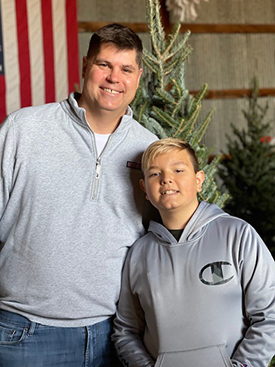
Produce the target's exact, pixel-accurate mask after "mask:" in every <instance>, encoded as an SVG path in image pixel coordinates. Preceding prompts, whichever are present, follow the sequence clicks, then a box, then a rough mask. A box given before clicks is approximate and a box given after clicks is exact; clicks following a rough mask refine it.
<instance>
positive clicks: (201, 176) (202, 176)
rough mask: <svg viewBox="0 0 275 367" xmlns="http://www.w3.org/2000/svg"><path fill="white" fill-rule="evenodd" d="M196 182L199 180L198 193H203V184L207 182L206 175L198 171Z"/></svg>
mask: <svg viewBox="0 0 275 367" xmlns="http://www.w3.org/2000/svg"><path fill="white" fill-rule="evenodd" d="M196 180H197V192H201V189H202V184H203V182H204V180H205V175H204V172H203V171H198V172H197V173H196Z"/></svg>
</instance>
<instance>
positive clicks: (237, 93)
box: [189, 88, 275, 99]
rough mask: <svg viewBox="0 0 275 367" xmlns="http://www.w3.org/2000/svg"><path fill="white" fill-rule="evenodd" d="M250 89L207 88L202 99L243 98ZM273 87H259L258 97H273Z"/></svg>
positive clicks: (193, 92)
mask: <svg viewBox="0 0 275 367" xmlns="http://www.w3.org/2000/svg"><path fill="white" fill-rule="evenodd" d="M189 92H190V94H192V95H196V94H197V93H198V92H199V91H189ZM250 95H251V89H226V90H208V91H207V92H206V95H205V97H204V99H226V98H231V99H234V98H243V97H244V96H248V97H249V96H250ZM274 96H275V88H262V89H259V97H274Z"/></svg>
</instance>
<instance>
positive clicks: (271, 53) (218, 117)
mask: <svg viewBox="0 0 275 367" xmlns="http://www.w3.org/2000/svg"><path fill="white" fill-rule="evenodd" d="M161 2H162V4H164V3H165V1H161ZM197 12H198V18H197V19H196V20H195V21H194V22H192V23H190V22H188V23H183V24H182V30H183V31H184V30H185V29H190V30H191V32H192V34H191V36H190V38H189V43H190V45H191V46H192V48H193V52H192V54H191V55H190V56H189V59H188V61H187V62H186V86H187V88H188V89H189V90H190V91H196V90H199V89H200V87H201V86H202V85H203V84H204V83H207V84H208V90H209V94H208V97H207V98H206V99H205V100H204V101H203V103H202V112H201V116H204V115H205V114H206V113H207V112H208V111H209V110H210V109H212V108H214V109H215V112H214V114H213V117H212V120H211V123H210V127H209V129H208V131H207V133H206V136H205V143H206V144H207V145H208V146H209V147H213V152H214V153H216V152H219V151H226V142H227V139H226V134H231V128H230V124H231V123H234V124H237V125H238V126H239V127H245V126H246V121H245V119H244V117H243V114H242V110H243V109H246V108H247V103H246V101H245V99H244V98H243V95H245V94H247V93H248V91H249V88H250V86H251V80H252V78H253V77H254V76H256V77H257V78H258V79H259V85H260V91H261V94H262V97H261V98H260V101H261V103H263V104H264V103H265V101H268V102H269V112H268V116H267V119H269V120H272V121H273V129H272V132H271V135H273V136H275V1H274V0H261V1H259V0H230V1H228V0H209V2H204V1H203V0H202V1H201V4H200V5H199V6H198V7H197ZM78 20H79V49H80V52H79V54H80V64H81V60H82V56H83V55H85V54H86V52H87V46H88V42H89V39H90V37H91V34H92V31H93V29H94V28H96V27H97V26H99V25H101V24H104V22H122V23H130V24H129V25H131V24H132V27H131V28H132V29H134V30H136V31H137V33H138V34H139V36H140V37H141V38H142V40H143V43H144V46H145V47H146V48H149V47H150V42H149V37H148V34H146V32H144V30H145V31H146V0H139V1H133V0H78ZM163 21H164V24H165V26H166V27H167V29H169V26H170V25H171V23H173V22H174V19H173V17H172V16H171V15H170V16H169V14H168V13H167V11H166V10H165V8H163Z"/></svg>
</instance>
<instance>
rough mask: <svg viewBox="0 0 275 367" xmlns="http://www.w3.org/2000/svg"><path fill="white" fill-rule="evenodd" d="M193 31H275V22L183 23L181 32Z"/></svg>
mask: <svg viewBox="0 0 275 367" xmlns="http://www.w3.org/2000/svg"><path fill="white" fill-rule="evenodd" d="M187 30H190V31H191V33H275V24H194V23H189V24H187V23H183V24H182V26H181V32H186V31H187Z"/></svg>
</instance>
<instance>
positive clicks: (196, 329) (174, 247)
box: [113, 202, 275, 367]
mask: <svg viewBox="0 0 275 367" xmlns="http://www.w3.org/2000/svg"><path fill="white" fill-rule="evenodd" d="M113 340H114V341H115V345H116V348H117V351H118V353H119V355H120V357H121V358H122V360H124V362H125V365H127V366H130V367H134V366H135V367H138V366H140V367H141V366H142V367H144V366H155V367H160V366H161V367H183V366H186V367H187V366H188V367H197V366H203V367H210V366H217V367H222V366H227V367H229V366H232V365H235V366H249V367H266V366H267V364H268V362H269V361H270V359H271V357H272V356H273V354H274V353H275V268H274V260H273V258H272V257H271V254H270V253H269V251H268V250H267V248H266V246H265V245H264V243H263V242H262V240H261V239H260V237H259V236H258V234H257V233H256V232H255V230H254V229H253V228H252V227H251V226H250V225H249V224H247V223H246V222H244V221H242V220H240V219H238V218H234V217H231V216H229V215H228V214H226V213H225V212H224V211H222V210H221V209H220V208H218V207H217V206H216V205H210V204H208V203H206V202H202V203H201V204H200V205H199V207H198V209H197V210H196V212H195V213H194V215H193V216H192V218H191V219H190V221H189V222H188V224H187V226H186V228H185V229H184V231H183V233H182V236H181V238H180V240H179V241H178V242H177V241H176V240H175V238H174V237H173V236H172V234H171V233H170V232H169V231H168V230H167V229H166V228H165V227H164V226H162V225H161V224H159V223H156V222H151V224H150V227H149V233H148V234H146V235H145V236H144V237H143V238H141V239H139V240H138V241H137V242H136V243H135V244H134V246H133V247H132V248H131V249H130V251H129V253H128V256H127V259H126V263H125V267H124V271H123V280H122V288H121V295H120V300H119V304H118V311H117V318H116V320H115V333H114V335H113Z"/></svg>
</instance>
